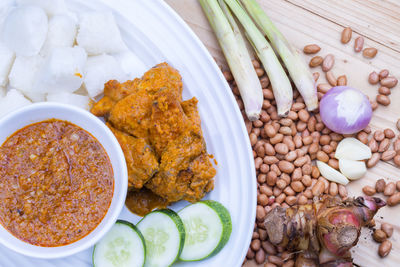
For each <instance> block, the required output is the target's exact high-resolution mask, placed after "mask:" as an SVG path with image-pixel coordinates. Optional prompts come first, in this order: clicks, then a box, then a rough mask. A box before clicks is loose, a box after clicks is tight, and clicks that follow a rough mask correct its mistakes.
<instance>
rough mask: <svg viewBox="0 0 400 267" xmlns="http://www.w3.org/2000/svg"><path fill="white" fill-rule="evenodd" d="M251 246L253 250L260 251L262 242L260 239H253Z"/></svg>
mask: <svg viewBox="0 0 400 267" xmlns="http://www.w3.org/2000/svg"><path fill="white" fill-rule="evenodd" d="M250 247H251V249H252V250H253V251H259V250H260V248H261V242H260V240H259V239H254V240H253V241H251V243H250Z"/></svg>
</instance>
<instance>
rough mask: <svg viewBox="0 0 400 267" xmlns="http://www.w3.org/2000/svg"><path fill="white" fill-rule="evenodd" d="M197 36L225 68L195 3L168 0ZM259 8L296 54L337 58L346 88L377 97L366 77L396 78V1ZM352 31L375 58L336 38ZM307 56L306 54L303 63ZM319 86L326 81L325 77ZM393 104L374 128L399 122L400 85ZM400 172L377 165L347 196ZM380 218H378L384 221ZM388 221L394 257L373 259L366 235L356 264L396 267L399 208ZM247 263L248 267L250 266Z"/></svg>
mask: <svg viewBox="0 0 400 267" xmlns="http://www.w3.org/2000/svg"><path fill="white" fill-rule="evenodd" d="M166 2H167V3H168V4H169V5H171V7H172V8H174V9H175V10H176V11H177V12H178V13H179V15H180V16H181V17H182V18H183V19H184V20H185V21H186V22H187V23H188V25H189V26H190V27H191V28H192V29H193V31H194V32H195V33H196V34H197V36H198V37H199V38H200V40H201V41H202V42H203V43H204V44H205V46H206V47H207V48H208V49H209V51H210V53H211V54H212V55H213V56H214V58H215V59H216V60H217V62H218V64H220V65H222V66H226V62H225V60H224V57H223V54H222V53H221V49H220V47H219V45H218V42H217V41H216V39H215V37H214V34H213V32H212V30H211V28H210V26H209V24H208V22H207V20H206V18H205V16H204V15H203V13H202V10H201V7H200V5H199V4H198V1H197V0H166ZM259 2H260V4H261V6H262V7H263V9H264V10H265V11H266V12H267V14H268V15H269V16H270V17H271V19H272V20H273V21H274V22H275V23H276V26H277V27H278V28H279V29H280V30H281V31H282V33H283V34H284V35H285V36H286V37H287V38H288V40H289V41H290V42H291V43H292V44H294V45H295V47H297V48H298V49H302V48H303V47H304V45H306V44H309V43H317V44H318V45H320V46H321V48H322V49H321V51H320V53H319V55H321V56H325V55H326V54H328V53H332V54H334V55H335V58H336V63H335V66H334V68H333V72H334V74H335V75H336V76H339V75H341V74H346V75H347V77H348V83H349V85H351V86H353V87H356V88H359V89H360V90H362V91H363V92H364V93H365V94H367V95H368V96H369V97H370V98H372V99H373V98H375V96H376V94H377V89H378V86H372V85H370V84H369V83H368V74H369V73H370V72H372V71H374V70H375V71H379V70H381V69H383V68H387V69H389V70H390V72H391V74H392V75H395V76H397V77H400V64H399V62H400V27H399V25H400V16H399V14H400V1H398V0H344V1H343V0H332V1H330V0H319V1H315V0H304V1H303V0H259ZM346 26H351V27H352V28H353V29H354V30H355V33H353V40H354V38H355V37H357V36H358V35H362V36H364V37H365V38H366V41H365V45H366V46H372V47H376V48H377V49H378V50H379V52H378V55H377V56H376V58H374V59H372V60H369V59H366V58H364V57H363V56H362V54H361V53H355V52H354V51H353V41H351V42H350V43H349V44H347V45H343V44H341V43H340V34H341V31H342V30H343V28H344V27H346ZM310 58H311V56H306V55H304V59H305V60H307V61H308V60H310ZM312 71H318V72H320V73H321V78H320V81H319V82H325V78H324V75H323V72H322V71H321V69H320V68H319V67H318V68H316V69H315V70H312ZM390 98H391V100H392V104H391V105H390V106H388V107H382V106H380V107H379V108H378V109H377V110H376V111H375V112H374V116H373V119H372V122H371V124H370V125H371V127H372V128H373V129H382V128H392V129H393V130H395V132H396V133H397V134H399V132H398V131H397V130H396V129H395V122H396V121H397V119H398V118H400V86H398V87H397V88H395V89H393V90H392V94H391V96H390ZM399 176H400V171H399V168H397V167H395V166H394V165H393V164H390V163H386V162H380V163H379V164H378V165H377V166H376V167H374V168H372V169H370V170H369V171H368V174H367V175H366V177H365V178H363V179H361V180H358V181H355V182H352V183H350V184H349V185H348V186H347V188H348V190H349V192H350V195H354V196H355V195H362V192H361V188H362V187H363V186H364V185H374V184H375V181H376V180H377V179H379V178H382V177H385V178H388V179H389V180H392V181H398V180H399ZM381 217H382V218H383V219H382V218H381ZM381 221H387V222H390V223H392V224H394V225H396V230H395V234H394V236H393V237H392V238H391V241H392V243H393V251H392V253H391V254H390V255H389V256H388V257H387V258H385V259H380V258H379V256H378V255H377V247H378V244H376V243H375V242H374V241H372V239H371V237H370V236H369V235H370V232H368V230H364V231H363V233H362V237H361V239H360V242H359V245H358V246H357V248H356V249H354V250H353V256H354V259H355V263H357V264H359V265H360V266H363V267H366V266H380V265H384V266H385V267H392V266H393V267H394V266H398V264H399V262H400V207H395V208H384V209H382V210H381V211H380V212H379V213H378V216H377V222H378V223H380V222H381ZM254 265H255V264H254V262H249V263H247V264H246V266H254Z"/></svg>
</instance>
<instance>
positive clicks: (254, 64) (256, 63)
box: [251, 59, 261, 69]
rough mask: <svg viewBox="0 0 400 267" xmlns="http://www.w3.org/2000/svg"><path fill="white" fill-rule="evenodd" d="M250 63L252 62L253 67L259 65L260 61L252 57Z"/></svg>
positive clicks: (258, 66)
mask: <svg viewBox="0 0 400 267" xmlns="http://www.w3.org/2000/svg"><path fill="white" fill-rule="evenodd" d="M251 63H252V64H253V67H254V68H255V69H257V68H260V67H261V64H260V61H258V60H257V59H253V60H252V61H251Z"/></svg>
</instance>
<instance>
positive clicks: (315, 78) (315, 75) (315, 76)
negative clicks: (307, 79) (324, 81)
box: [312, 72, 320, 81]
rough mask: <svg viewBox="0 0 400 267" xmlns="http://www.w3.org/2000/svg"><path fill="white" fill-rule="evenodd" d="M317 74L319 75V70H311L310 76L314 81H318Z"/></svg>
mask: <svg viewBox="0 0 400 267" xmlns="http://www.w3.org/2000/svg"><path fill="white" fill-rule="evenodd" d="M319 75H320V74H319V72H313V74H312V76H313V78H314V81H318V79H319Z"/></svg>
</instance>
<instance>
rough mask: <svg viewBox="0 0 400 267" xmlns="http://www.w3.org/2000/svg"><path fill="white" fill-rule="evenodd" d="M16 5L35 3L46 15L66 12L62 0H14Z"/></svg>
mask: <svg viewBox="0 0 400 267" xmlns="http://www.w3.org/2000/svg"><path fill="white" fill-rule="evenodd" d="M16 1H17V4H18V5H35V6H38V7H40V8H43V10H44V11H45V12H46V14H47V15H48V16H50V17H51V16H54V15H58V14H64V13H67V6H66V5H65V1H64V0H16Z"/></svg>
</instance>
